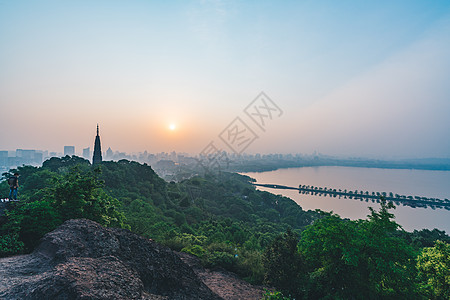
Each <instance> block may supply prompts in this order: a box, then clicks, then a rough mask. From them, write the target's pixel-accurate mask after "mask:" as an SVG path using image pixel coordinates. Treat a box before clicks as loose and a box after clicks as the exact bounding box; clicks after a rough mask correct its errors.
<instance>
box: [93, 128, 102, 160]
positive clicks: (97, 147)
mask: <svg viewBox="0 0 450 300" xmlns="http://www.w3.org/2000/svg"><path fill="white" fill-rule="evenodd" d="M101 162H102V146H101V144H100V135H99V133H98V124H97V136H96V137H95V143H94V156H93V157H92V164H93V165H96V164H99V163H101Z"/></svg>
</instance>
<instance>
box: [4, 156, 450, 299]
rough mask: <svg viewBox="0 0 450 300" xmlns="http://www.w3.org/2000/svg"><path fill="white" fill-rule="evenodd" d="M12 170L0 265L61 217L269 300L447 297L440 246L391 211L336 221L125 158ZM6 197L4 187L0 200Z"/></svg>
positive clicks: (247, 189)
mask: <svg viewBox="0 0 450 300" xmlns="http://www.w3.org/2000/svg"><path fill="white" fill-rule="evenodd" d="M15 171H16V170H11V172H15ZM17 171H18V172H19V173H20V174H21V177H20V189H19V191H20V202H18V203H11V204H9V205H8V207H7V210H6V211H5V213H4V214H3V216H2V217H0V234H1V236H0V256H7V255H13V254H17V253H23V252H28V251H31V250H32V249H33V248H34V247H35V246H36V245H37V243H38V241H39V239H40V238H41V237H42V236H43V235H44V234H45V233H47V232H49V231H51V230H53V229H54V228H56V227H57V226H58V225H60V224H61V223H62V222H64V221H65V220H67V219H71V218H88V219H92V220H94V221H96V222H99V223H100V224H103V225H105V226H113V227H122V228H129V229H131V230H132V231H134V232H136V233H138V234H140V235H143V236H145V237H147V238H150V239H154V240H156V241H158V242H160V243H163V244H165V245H167V246H169V247H171V248H172V249H174V250H178V251H183V252H187V253H191V254H193V255H196V256H197V257H199V258H200V259H201V260H202V262H203V263H204V265H205V266H207V267H212V268H214V267H222V268H226V269H228V270H231V271H234V272H236V273H238V274H239V275H241V276H242V277H244V278H246V279H247V280H249V281H251V282H255V283H262V282H265V283H266V284H268V285H270V286H273V287H275V288H276V289H277V290H278V291H280V292H282V293H283V294H281V293H280V292H276V291H270V292H267V294H266V295H265V297H266V298H267V299H287V297H295V298H296V299H303V298H305V299H327V298H333V299H352V298H353V299H366V298H367V299H393V298H396V299H402V298H403V299H406V298H411V297H413V298H421V297H423V298H433V299H447V298H448V288H449V279H448V278H449V274H448V270H449V269H450V263H449V244H448V242H449V241H450V238H449V237H448V236H447V235H446V234H445V233H444V232H442V231H439V230H436V229H435V230H432V231H430V230H422V231H414V232H413V233H408V232H405V231H403V230H401V228H399V226H398V224H397V223H395V222H394V220H393V218H394V216H393V214H392V213H391V212H390V210H391V209H392V208H393V206H392V205H390V204H383V205H382V206H381V209H380V210H379V211H375V210H373V209H370V215H369V216H368V219H367V220H356V221H350V220H343V219H341V218H340V217H339V216H337V215H334V214H331V213H323V212H311V211H308V212H306V211H303V210H302V209H301V208H300V207H299V206H298V205H297V204H296V203H295V202H293V201H292V200H290V199H288V198H285V197H282V196H277V195H273V194H271V193H267V192H261V191H257V190H256V189H255V188H254V187H253V186H252V185H251V184H250V182H251V180H252V179H251V178H249V177H246V176H241V175H239V174H233V173H222V174H220V175H217V176H205V177H192V178H190V179H188V180H184V181H182V182H179V183H175V182H170V183H167V182H165V181H164V180H162V179H161V178H160V177H159V176H157V175H156V174H155V172H154V171H153V170H152V168H151V167H150V166H147V165H145V164H139V163H136V162H130V161H127V160H121V161H118V162H103V163H102V164H101V165H100V166H99V167H95V168H94V167H92V166H91V165H90V163H89V162H88V161H86V160H84V159H81V158H78V157H68V156H66V157H64V158H52V159H50V160H48V161H46V162H44V164H43V166H42V167H40V168H36V167H30V166H23V167H19V168H18V170H17ZM8 175H9V174H4V178H6V177H7V176H8ZM8 190H9V188H8V186H7V184H6V181H2V182H1V183H0V196H1V197H2V198H5V197H6V196H7V194H8ZM437 240H440V241H438V242H436V241H437Z"/></svg>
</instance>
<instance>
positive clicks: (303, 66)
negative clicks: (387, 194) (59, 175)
mask: <svg viewBox="0 0 450 300" xmlns="http://www.w3.org/2000/svg"><path fill="white" fill-rule="evenodd" d="M449 78H450V1H446V0H445V1H443V0H442V1H440V0H436V1H425V0H423V1H414V0H408V1H401V0H398V1H370V2H369V1H345V0H343V1H322V0H318V1H300V0H299V1H220V0H216V1H207V0H203V1H136V0H130V1H114V0H109V1H96V0H93V1H87V0H86V1H47V0H42V1H31V0H30V1H25V0H0V113H1V116H2V123H3V126H2V129H1V130H0V149H2V150H14V149H16V148H21V149H47V150H50V151H57V152H62V151H63V147H64V146H65V145H74V146H75V147H76V152H77V153H81V151H82V148H86V147H91V150H92V148H93V144H94V137H95V133H96V125H97V123H98V124H99V126H100V135H101V140H102V147H103V149H104V150H106V149H107V148H108V147H111V148H112V149H113V150H114V151H115V150H119V151H125V152H139V151H144V150H147V151H148V152H151V153H156V152H162V151H164V152H170V151H173V150H175V151H178V152H188V153H192V154H196V153H201V152H202V151H205V149H206V148H207V147H208V145H212V144H211V143H213V145H214V147H215V148H217V149H221V150H226V151H229V152H232V151H234V152H237V153H243V152H247V153H312V152H314V151H318V152H320V153H323V154H328V155H337V156H347V157H348V156H357V157H377V158H420V157H444V158H450V117H449V115H450V81H449ZM261 92H264V94H261ZM261 122H264V123H263V124H262V123H261ZM233 133H234V135H233Z"/></svg>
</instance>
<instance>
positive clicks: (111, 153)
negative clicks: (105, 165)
mask: <svg viewBox="0 0 450 300" xmlns="http://www.w3.org/2000/svg"><path fill="white" fill-rule="evenodd" d="M106 159H113V151H112V150H111V147H109V148H108V150H106Z"/></svg>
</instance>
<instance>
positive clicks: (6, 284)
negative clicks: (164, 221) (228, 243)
mask: <svg viewBox="0 0 450 300" xmlns="http://www.w3.org/2000/svg"><path fill="white" fill-rule="evenodd" d="M0 299H222V298H221V297H219V296H218V295H217V294H215V293H214V292H212V291H211V289H209V288H208V287H207V286H206V285H205V284H204V283H203V281H202V280H201V279H200V278H199V276H198V275H197V274H196V273H195V272H194V271H193V270H192V268H191V267H190V266H189V265H188V264H186V263H184V262H183V261H182V260H181V259H180V258H179V256H178V255H176V254H175V253H174V252H173V251H171V250H170V249H169V248H166V247H163V246H161V245H159V244H157V243H155V242H153V241H151V240H148V239H145V238H143V237H140V236H138V235H136V234H133V233H131V232H129V231H127V230H123V229H114V228H104V227H102V226H100V225H99V224H97V223H95V222H93V221H89V220H69V221H67V222H65V223H64V224H63V225H61V226H60V227H59V228H57V229H56V230H55V231H53V232H51V233H48V234H47V235H45V237H44V238H43V239H42V242H41V243H40V245H39V246H38V248H37V249H36V250H35V251H34V252H33V253H32V254H30V255H22V256H16V257H10V258H6V259H2V260H0Z"/></svg>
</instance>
